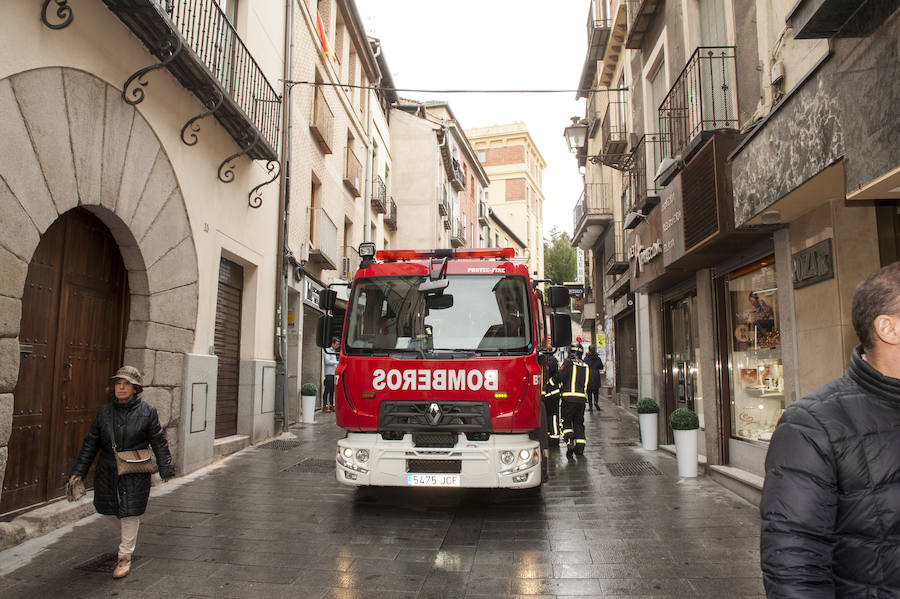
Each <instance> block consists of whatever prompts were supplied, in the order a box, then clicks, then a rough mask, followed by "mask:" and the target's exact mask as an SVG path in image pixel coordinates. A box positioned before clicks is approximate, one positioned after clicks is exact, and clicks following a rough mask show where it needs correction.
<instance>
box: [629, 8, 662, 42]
mask: <svg viewBox="0 0 900 599" xmlns="http://www.w3.org/2000/svg"><path fill="white" fill-rule="evenodd" d="M662 3H663V1H662V0H627V6H628V37H627V38H626V40H625V47H626V48H628V49H629V50H640V49H641V46H642V45H643V43H644V37H645V36H646V35H647V31H648V30H649V29H650V26H651V25H652V24H653V19H654V18H655V17H656V13H657V11H659V9H660V8H661V6H662Z"/></svg>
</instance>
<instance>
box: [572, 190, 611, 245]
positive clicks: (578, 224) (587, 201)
mask: <svg viewBox="0 0 900 599" xmlns="http://www.w3.org/2000/svg"><path fill="white" fill-rule="evenodd" d="M574 217H575V219H574V228H573V231H574V234H573V235H572V245H573V246H575V247H580V248H581V249H583V250H588V249H590V248H592V247H594V244H595V243H596V242H597V240H598V239H599V238H600V235H602V234H603V231H604V230H605V229H606V227H607V226H609V223H610V222H612V220H613V199H612V187H611V185H610V184H609V183H606V182H597V183H586V184H585V186H584V193H583V194H582V195H581V198H579V200H578V202H577V203H576V204H575V210H574Z"/></svg>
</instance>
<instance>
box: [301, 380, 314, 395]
mask: <svg viewBox="0 0 900 599" xmlns="http://www.w3.org/2000/svg"><path fill="white" fill-rule="evenodd" d="M318 392H319V390H318V389H316V386H315V385H313V384H312V383H303V385H301V386H300V395H316V394H318Z"/></svg>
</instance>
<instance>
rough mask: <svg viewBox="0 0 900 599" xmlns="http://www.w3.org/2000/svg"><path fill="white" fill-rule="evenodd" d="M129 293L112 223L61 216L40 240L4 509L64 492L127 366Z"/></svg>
mask: <svg viewBox="0 0 900 599" xmlns="http://www.w3.org/2000/svg"><path fill="white" fill-rule="evenodd" d="M127 297H128V293H127V278H126V274H125V267H124V266H123V264H122V257H121V254H120V253H119V248H118V246H117V244H116V242H115V239H113V237H112V234H111V233H110V232H109V230H108V229H107V228H106V227H105V226H104V225H103V223H101V222H100V221H99V220H98V219H97V218H96V217H94V216H93V215H92V214H91V213H89V212H88V211H86V210H83V209H76V210H72V211H70V212H68V213H66V214H65V215H63V216H62V217H60V218H59V219H58V220H57V221H56V223H54V224H53V225H52V226H51V227H50V228H49V229H48V230H47V232H46V233H45V234H44V236H43V237H42V239H41V242H40V243H39V244H38V247H37V250H36V251H35V254H34V257H33V258H32V261H31V264H30V265H29V267H28V275H27V277H26V280H25V291H24V294H23V297H22V324H21V329H20V333H19V342H20V349H21V354H20V357H21V360H20V366H19V378H18V381H17V384H16V388H15V391H14V394H15V403H14V406H13V422H12V433H11V436H10V440H9V461H8V463H7V467H6V475H5V477H4V479H3V494H2V498H0V512H2V513H7V512H10V511H14V510H18V509H21V508H25V507H28V506H31V505H35V504H38V503H41V502H44V501H48V500H51V499H54V498H57V497H60V496H62V495H63V494H64V492H65V483H66V479H67V478H68V473H69V470H70V469H71V468H72V466H73V465H74V464H75V458H76V457H77V455H78V451H79V449H81V443H82V440H83V439H84V436H85V435H86V434H87V431H88V429H89V428H90V425H91V422H92V421H93V419H94V415H95V414H96V412H97V408H98V407H100V405H101V404H103V403H104V402H105V401H108V399H109V397H108V395H107V393H106V392H105V389H106V386H107V382H108V378H109V376H110V375H111V374H112V373H113V372H115V370H116V368H118V366H119V365H120V364H121V359H122V352H123V347H124V339H125V322H126V318H127V314H126V312H127V310H126V298H127ZM87 483H88V486H90V483H91V481H90V479H89V480H88V481H87Z"/></svg>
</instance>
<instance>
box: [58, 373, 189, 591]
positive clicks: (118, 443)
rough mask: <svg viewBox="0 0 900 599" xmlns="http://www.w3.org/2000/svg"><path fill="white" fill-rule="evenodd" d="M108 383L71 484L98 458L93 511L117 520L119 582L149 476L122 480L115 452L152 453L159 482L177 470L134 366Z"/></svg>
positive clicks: (128, 562)
mask: <svg viewBox="0 0 900 599" xmlns="http://www.w3.org/2000/svg"><path fill="white" fill-rule="evenodd" d="M110 383H111V385H112V388H111V389H110V390H109V391H110V395H111V400H112V401H110V403H107V404H103V405H102V406H100V409H99V410H97V415H96V417H94V422H93V423H92V424H91V428H90V430H89V431H88V434H87V436H85V438H84V442H83V443H82V445H81V452H80V453H79V454H78V459H77V461H76V463H75V467H74V468H72V471H71V473H70V476H69V481H70V482H75V481H76V480H80V479H83V478H84V477H85V476H87V473H88V470H89V469H90V467H91V464H92V463H93V461H94V457H96V456H97V454H98V453H99V454H100V457H99V459H98V460H97V467H96V468H95V469H94V507H95V508H96V510H97V512H98V513H100V514H104V515H107V516H116V517H117V518H118V519H119V524H120V529H121V538H120V543H119V552H118V561H117V563H116V568H115V570H114V571H113V578H122V577H124V576H127V575H128V573H129V572H130V571H131V557H132V554H133V553H134V547H135V545H136V543H137V534H138V527H139V526H140V523H141V518H140V517H141V515H142V514H143V513H144V511H145V510H146V509H147V501H148V499H149V498H150V477H151V474H149V473H136V474H123V475H121V476H120V475H119V474H118V469H117V467H116V456H115V451H116V450H118V451H126V450H130V449H146V448H147V447H148V446H149V447H151V448H153V453H154V455H155V456H156V464H157V466H158V467H159V475H160V477H161V478H162V479H163V482H168V480H169V479H170V478H172V477H173V476H175V467H174V466H173V465H172V454H171V453H169V444H168V443H167V442H166V435H165V434H164V433H163V430H162V427H161V426H160V425H159V417H158V416H157V414H156V408H155V407H153V406H152V405H150V404H148V403H146V402H144V401H143V400H141V391H142V389H143V379H142V377H141V373H140V371H139V370H138V369H137V368H135V367H134V366H123V367H122V368H120V369H119V370H118V371H117V372H116V374H115V375H113V377H112V378H111V379H110ZM113 435H115V437H114V438H113Z"/></svg>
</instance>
